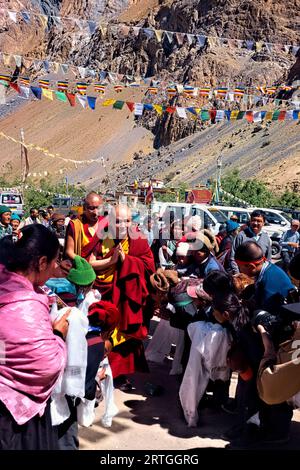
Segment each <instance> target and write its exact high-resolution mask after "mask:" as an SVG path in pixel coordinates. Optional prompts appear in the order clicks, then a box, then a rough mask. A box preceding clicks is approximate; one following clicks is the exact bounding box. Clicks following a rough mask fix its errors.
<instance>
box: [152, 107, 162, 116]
mask: <svg viewBox="0 0 300 470" xmlns="http://www.w3.org/2000/svg"><path fill="white" fill-rule="evenodd" d="M153 108H154V109H155V111H156V112H157V114H159V115H160V116H161V115H162V113H163V110H162V106H160V105H159V104H154V105H153Z"/></svg>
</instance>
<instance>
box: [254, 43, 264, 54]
mask: <svg viewBox="0 0 300 470" xmlns="http://www.w3.org/2000/svg"><path fill="white" fill-rule="evenodd" d="M255 47H256V52H260V51H261V50H262V47H263V42H262V41H258V42H256V43H255Z"/></svg>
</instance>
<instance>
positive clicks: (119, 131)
mask: <svg viewBox="0 0 300 470" xmlns="http://www.w3.org/2000/svg"><path fill="white" fill-rule="evenodd" d="M21 5H22V6H21ZM1 8H9V9H10V10H20V8H21V9H26V10H28V12H30V13H31V14H32V15H34V14H37V13H42V14H46V15H54V16H55V15H60V16H62V17H73V18H77V19H81V20H83V19H85V18H86V19H93V20H94V21H96V22H97V25H99V24H100V23H101V24H102V23H103V24H106V23H107V22H109V24H110V25H112V24H115V25H118V24H119V22H122V23H123V24H125V25H127V26H139V27H143V28H145V27H149V28H156V29H158V30H168V31H175V32H179V33H180V32H185V33H186V32H188V33H191V34H204V35H209V36H216V37H222V38H226V40H222V44H220V42H219V41H217V42H214V41H212V42H211V43H210V44H206V46H205V47H204V48H199V47H198V46H197V44H196V43H195V42H193V43H191V44H190V43H189V41H187V40H184V41H183V42H182V44H180V41H177V40H176V39H174V41H173V42H172V44H170V42H169V41H168V40H166V39H164V40H162V41H161V42H159V41H157V39H156V38H155V37H154V38H150V39H149V38H147V37H146V36H145V35H143V34H139V35H138V36H136V35H135V34H134V33H133V31H132V30H131V31H128V29H127V30H126V28H125V29H124V31H123V34H120V31H119V29H118V28H117V29H116V30H115V31H111V30H110V29H109V28H108V31H103V28H99V27H97V28H96V30H95V32H94V33H93V34H92V35H88V34H87V32H86V29H85V28H82V27H79V26H80V25H79V26H78V23H77V24H75V23H74V21H69V22H68V21H64V22H63V25H57V24H56V22H55V19H54V18H50V19H49V22H48V28H47V29H46V30H44V29H43V28H42V27H41V24H40V22H39V21H38V19H37V17H35V18H36V19H35V20H34V21H31V24H30V25H27V24H25V23H24V22H23V23H22V22H18V24H14V23H12V22H11V21H9V20H8V19H7V16H6V15H2V16H1V15H0V51H2V52H8V53H15V54H21V55H26V56H29V57H36V58H44V57H46V56H47V57H50V58H51V59H52V60H56V61H58V62H67V63H70V64H74V65H77V66H79V65H80V66H84V67H87V66H88V67H93V68H97V69H101V70H110V71H112V72H117V73H119V74H130V75H137V76H138V75H146V76H148V77H151V76H155V78H158V79H163V80H165V81H167V80H174V81H177V82H179V83H190V84H194V85H195V86H199V85H203V84H208V85H211V86H217V85H219V86H222V85H223V86H224V85H225V86H226V85H227V84H230V86H234V85H238V84H241V83H243V84H245V85H250V84H252V85H260V84H264V83H267V84H272V83H278V84H279V83H291V82H292V81H295V80H297V79H300V65H299V64H300V59H299V58H298V60H297V61H296V59H295V57H294V56H293V55H292V54H288V53H287V52H286V51H284V50H283V49H282V48H278V47H275V46H272V48H271V51H267V50H266V48H262V50H261V51H259V52H258V51H256V52H255V51H249V50H247V49H246V48H239V47H237V43H236V42H235V41H230V39H240V40H247V39H253V40H255V41H258V40H263V41H267V42H269V43H283V44H297V43H299V31H300V15H299V12H300V0H289V2H285V3H283V2H281V1H280V0H205V1H198V0H149V1H146V0H107V1H104V0H102V1H95V0H74V1H72V2H69V1H67V0H35V2H31V1H29V0H23V1H22V3H21V2H19V1H18V0H17V1H14V0H11V1H6V0H4V1H3V0H2V1H1V0H0V11H1ZM33 17H34V16H33ZM82 24H83V23H81V26H82ZM27 65H30V64H27ZM1 67H3V65H1ZM1 71H3V72H4V71H5V70H1ZM6 71H9V70H6ZM29 72H31V74H33V76H34V73H35V74H36V72H34V71H33V69H32V68H30V69H29ZM59 78H61V77H59ZM75 78H76V77H75V76H74V75H73V79H75ZM77 78H79V77H77ZM107 97H108V98H115V99H123V100H131V101H140V100H143V99H144V98H143V96H142V95H141V93H140V92H139V91H136V90H135V91H133V90H129V89H128V90H126V91H123V92H122V93H121V94H118V95H116V94H115V93H114V92H110V94H109V95H108V96H107ZM181 102H182V103H183V105H185V103H186V102H185V101H184V100H183V101H181ZM9 110H10V106H5V107H3V106H2V107H1V106H0V116H1V115H2V116H3V118H2V120H1V121H0V130H3V131H5V132H6V133H7V134H8V135H12V136H14V137H18V135H19V129H20V127H24V128H25V135H26V136H27V141H29V142H34V143H36V144H38V145H41V146H43V147H46V148H49V150H50V151H52V152H56V153H60V154H61V155H62V156H63V157H65V158H75V159H80V160H84V159H91V158H93V159H95V158H96V159H97V158H100V156H101V157H102V158H104V160H105V161H106V167H105V168H103V165H101V162H100V160H99V165H98V164H93V165H86V166H84V167H83V166H80V168H78V169H76V168H74V165H69V164H68V165H66V164H64V163H63V162H62V161H58V160H57V161H54V160H53V159H49V158H46V157H42V158H41V156H40V155H39V154H37V153H36V152H34V151H32V152H31V155H30V158H31V172H32V173H36V175H37V176H36V178H38V177H39V174H42V172H43V171H47V172H48V173H49V175H51V174H57V172H58V171H59V170H61V172H62V173H63V174H64V175H65V174H68V176H69V177H70V178H71V179H73V181H75V182H77V181H81V182H85V183H87V185H88V186H90V187H92V186H95V185H98V184H102V188H103V187H104V184H105V181H106V180H107V178H106V172H107V171H109V174H110V178H109V180H110V184H109V186H110V189H116V188H117V187H120V186H121V185H124V184H125V182H126V181H128V180H130V179H132V178H134V177H137V178H139V179H144V178H148V177H149V176H156V177H159V178H166V180H168V181H172V182H173V183H174V184H177V183H178V182H179V181H188V182H190V183H191V184H195V183H197V182H199V181H204V180H205V179H206V178H207V177H208V176H210V175H211V174H213V172H214V167H215V158H216V157H217V156H218V154H219V153H220V152H222V153H224V163H225V165H227V167H228V168H229V167H233V166H239V167H240V169H241V172H242V174H244V175H245V176H255V175H260V176H262V177H264V178H266V179H267V180H268V178H269V175H270V174H272V175H273V176H274V175H276V177H275V178H273V177H272V178H270V184H272V185H277V186H285V185H287V184H290V185H292V184H293V183H292V180H295V179H297V176H296V173H297V171H299V170H300V168H299V165H300V164H299V160H300V156H299V138H298V135H299V125H297V124H296V123H294V122H292V123H272V124H271V125H270V126H269V125H268V126H265V125H263V126H262V129H261V130H259V131H255V132H254V133H253V130H254V128H255V125H253V124H251V125H250V124H247V123H242V124H240V123H236V124H233V123H227V124H225V123H224V124H218V125H205V126H204V125H203V124H202V123H201V122H200V121H198V122H195V121H193V120H188V121H185V120H179V118H177V117H175V116H174V115H172V116H168V117H163V118H159V117H157V116H156V115H155V113H152V114H151V116H150V115H148V114H147V115H146V118H145V119H139V120H136V119H134V117H133V116H132V114H131V113H130V112H129V111H128V110H125V109H123V110H122V111H116V110H112V109H103V108H98V109H96V111H94V112H91V111H89V110H81V109H79V106H77V108H76V109H72V108H69V107H66V105H63V104H61V103H56V102H53V103H50V104H49V103H48V102H46V103H43V102H42V103H29V104H24V103H22V106H21V107H20V108H19V109H17V111H13V114H11V115H9V116H7V115H6V114H7V111H9ZM4 115H5V116H4ZM153 146H154V147H155V148H156V149H157V150H154V151H152V150H153ZM18 154H19V149H18V148H16V147H15V146H12V144H11V143H8V142H4V141H2V142H1V146H0V159H1V166H0V171H2V172H4V171H6V169H7V165H8V162H10V163H9V165H11V168H12V172H15V171H19V156H18ZM133 158H135V159H133ZM137 158H138V160H136V159H137ZM107 159H109V160H107Z"/></svg>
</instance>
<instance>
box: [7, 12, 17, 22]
mask: <svg viewBox="0 0 300 470" xmlns="http://www.w3.org/2000/svg"><path fill="white" fill-rule="evenodd" d="M7 13H8V16H9V17H10V19H11V20H12V21H13V22H14V23H16V22H17V12H16V11H10V10H7Z"/></svg>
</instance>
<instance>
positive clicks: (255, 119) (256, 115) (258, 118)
mask: <svg viewBox="0 0 300 470" xmlns="http://www.w3.org/2000/svg"><path fill="white" fill-rule="evenodd" d="M261 121H262V116H261V111H257V112H254V113H253V122H261Z"/></svg>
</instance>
